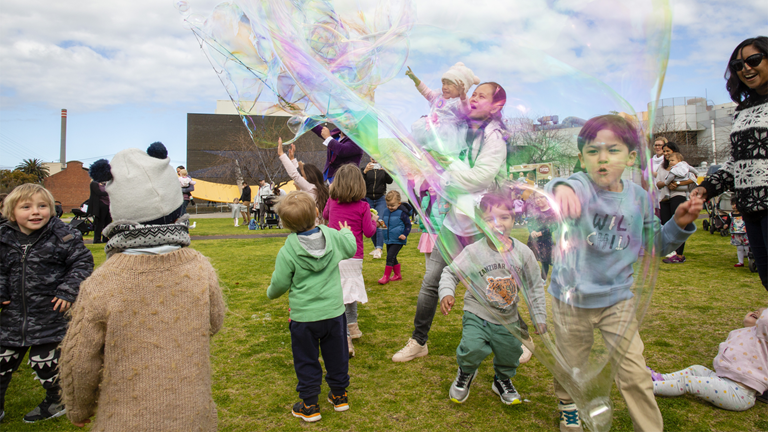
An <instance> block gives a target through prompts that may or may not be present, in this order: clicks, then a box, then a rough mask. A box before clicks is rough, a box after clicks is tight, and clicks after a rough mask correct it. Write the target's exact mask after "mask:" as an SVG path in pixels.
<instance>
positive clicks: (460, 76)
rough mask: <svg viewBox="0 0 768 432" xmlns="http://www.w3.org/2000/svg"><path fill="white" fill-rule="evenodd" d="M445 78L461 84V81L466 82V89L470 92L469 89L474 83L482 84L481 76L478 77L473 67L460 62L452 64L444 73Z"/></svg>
mask: <svg viewBox="0 0 768 432" xmlns="http://www.w3.org/2000/svg"><path fill="white" fill-rule="evenodd" d="M443 79H447V80H450V81H452V82H453V83H455V84H456V85H459V83H460V82H463V83H464V91H465V92H469V89H470V88H472V86H473V85H477V84H480V78H478V77H476V76H475V74H474V72H472V69H470V68H468V67H466V66H464V63H462V62H458V63H456V64H455V65H453V66H451V68H450V69H448V71H447V72H446V73H444V74H443Z"/></svg>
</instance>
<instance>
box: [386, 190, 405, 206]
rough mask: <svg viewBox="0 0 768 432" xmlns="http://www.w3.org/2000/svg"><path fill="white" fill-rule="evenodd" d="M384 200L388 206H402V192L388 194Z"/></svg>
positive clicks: (392, 191)
mask: <svg viewBox="0 0 768 432" xmlns="http://www.w3.org/2000/svg"><path fill="white" fill-rule="evenodd" d="M384 200H385V201H386V202H387V204H393V203H398V204H400V203H401V202H402V200H401V199H400V192H398V191H394V190H391V191H389V192H387V194H386V195H385V196H384Z"/></svg>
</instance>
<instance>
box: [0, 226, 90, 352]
mask: <svg viewBox="0 0 768 432" xmlns="http://www.w3.org/2000/svg"><path fill="white" fill-rule="evenodd" d="M17 230H18V228H17V227H16V225H15V224H11V223H6V224H3V225H0V302H4V301H7V300H10V302H11V303H10V304H8V305H7V306H3V307H2V311H0V345H3V346H8V347H25V346H33V345H42V344H45V343H51V342H60V341H61V340H62V339H64V334H65V333H66V332H67V323H68V319H67V318H66V316H65V314H63V313H60V312H58V311H54V310H53V306H54V303H52V302H51V300H53V298H54V297H58V298H60V299H62V300H66V301H68V302H74V301H75V300H76V299H77V294H78V293H79V291H80V283H81V282H82V281H83V280H85V278H87V277H88V276H90V275H91V272H93V255H92V254H91V251H90V250H88V248H86V247H85V245H84V244H83V238H82V237H81V235H80V233H79V232H78V231H77V230H76V229H74V228H72V227H70V226H69V225H67V224H66V223H64V222H62V221H61V220H60V219H59V218H55V217H54V218H51V220H50V221H49V222H48V224H47V225H46V226H45V227H43V228H41V230H43V232H42V233H41V234H40V236H39V237H38V238H37V240H36V241H35V242H34V243H32V244H31V245H28V246H27V247H26V248H25V247H24V246H22V245H21V243H19V241H18V240H17V236H16V231H17Z"/></svg>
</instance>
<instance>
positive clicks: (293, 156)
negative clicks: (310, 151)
mask: <svg viewBox="0 0 768 432" xmlns="http://www.w3.org/2000/svg"><path fill="white" fill-rule="evenodd" d="M288 159H290V160H294V159H296V146H295V145H293V144H291V148H289V149H288Z"/></svg>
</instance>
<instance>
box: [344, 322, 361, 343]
mask: <svg viewBox="0 0 768 432" xmlns="http://www.w3.org/2000/svg"><path fill="white" fill-rule="evenodd" d="M347 328H348V329H349V337H351V338H352V339H359V338H360V337H361V336H362V335H363V332H361V331H360V326H358V325H357V323H356V322H353V323H352V324H347Z"/></svg>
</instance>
